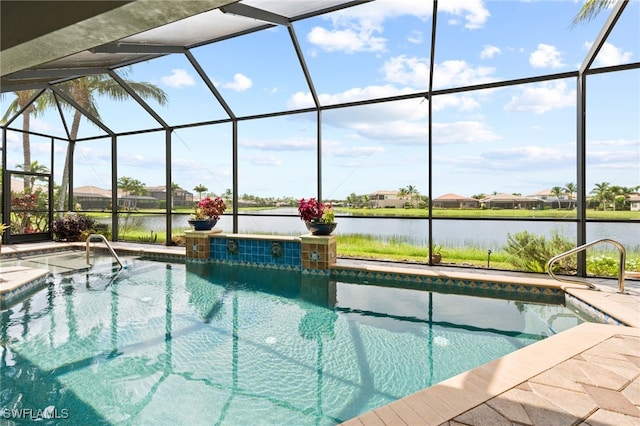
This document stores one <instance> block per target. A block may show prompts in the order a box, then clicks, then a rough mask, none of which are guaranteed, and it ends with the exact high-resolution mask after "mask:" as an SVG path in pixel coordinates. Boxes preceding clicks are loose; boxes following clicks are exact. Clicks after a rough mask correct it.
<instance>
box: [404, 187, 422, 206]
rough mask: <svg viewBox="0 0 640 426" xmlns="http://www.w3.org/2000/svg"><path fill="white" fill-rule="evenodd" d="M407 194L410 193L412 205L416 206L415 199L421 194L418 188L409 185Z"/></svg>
mask: <svg viewBox="0 0 640 426" xmlns="http://www.w3.org/2000/svg"><path fill="white" fill-rule="evenodd" d="M407 194H408V195H409V200H410V201H411V207H415V206H414V205H413V201H414V200H415V199H416V197H418V196H419V195H420V194H419V193H418V189H417V188H416V187H415V186H413V185H407Z"/></svg>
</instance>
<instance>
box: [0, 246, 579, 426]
mask: <svg viewBox="0 0 640 426" xmlns="http://www.w3.org/2000/svg"><path fill="white" fill-rule="evenodd" d="M55 281H56V282H55V284H54V285H52V286H50V287H49V288H47V289H43V290H42V291H39V292H38V293H36V294H34V295H32V296H30V297H28V298H27V299H25V300H23V301H21V302H19V303H17V304H15V305H13V306H11V307H9V308H8V309H6V310H4V311H2V312H1V315H2V323H1V330H0V331H1V333H0V338H1V339H2V357H1V359H0V362H1V365H2V389H3V390H2V393H1V394H0V409H4V416H5V417H7V414H6V413H7V411H6V410H17V411H13V413H14V415H13V417H14V418H15V417H17V415H23V416H26V415H37V414H38V413H40V414H42V413H45V414H46V415H53V416H58V417H59V418H65V424H169V423H172V424H173V423H177V424H229V425H237V424H252V425H253V424H277V425H284V424H295V425H305V424H322V425H331V424H336V423H339V422H341V421H345V420H348V419H349V418H352V417H355V416H357V415H359V414H362V413H365V412H367V411H370V410H372V409H374V408H376V407H379V406H381V405H384V404H386V403H388V402H391V401H394V400H397V399H399V398H401V397H403V396H405V395H408V394H411V393H413V392H416V391H418V390H420V389H423V388H426V387H428V386H430V385H432V384H435V383H437V382H439V381H442V380H444V379H446V378H448V377H451V376H454V375H456V374H458V373H460V372H462V371H466V370H469V369H471V368H473V367H476V366H478V365H480V364H483V363H486V362H488V361H490V360H492V359H495V358H497V357H500V356H503V355H505V354H507V353H509V352H512V351H514V350H517V349H518V348H521V347H523V346H526V345H528V344H531V343H534V342H536V341H538V340H540V339H543V338H544V337H546V336H548V335H550V334H553V333H555V332H559V331H562V330H565V329H567V328H569V327H573V326H575V325H577V324H579V323H581V322H583V321H584V320H585V319H584V318H582V317H581V316H580V315H579V314H578V313H576V312H573V311H572V310H570V309H568V308H565V307H564V306H562V305H554V304H540V303H537V302H536V303H532V302H527V301H513V300H502V299H498V298H486V297H475V296H464V295H456V294H446V293H438V292H434V291H431V292H430V291H425V290H415V289H406V288H396V287H394V286H389V285H385V286H377V285H373V284H374V283H368V284H363V283H347V282H338V281H332V280H330V279H328V278H327V277H316V276H306V275H301V274H300V273H299V272H289V271H280V270H269V269H257V268H238V267H230V266H225V265H211V264H192V263H189V264H179V263H166V262H158V261H152V260H141V259H130V260H128V269H126V270H123V271H121V272H119V273H118V274H117V275H114V274H112V273H111V271H106V272H105V271H103V273H97V272H96V271H93V272H91V273H85V272H80V273H76V274H74V275H66V274H65V275H60V276H58V277H56V280H55ZM25 410H30V411H28V412H27V411H25ZM38 410H40V411H38ZM43 410H44V411H43ZM47 410H48V411H47ZM47 413H48V414H47ZM45 417H46V416H45Z"/></svg>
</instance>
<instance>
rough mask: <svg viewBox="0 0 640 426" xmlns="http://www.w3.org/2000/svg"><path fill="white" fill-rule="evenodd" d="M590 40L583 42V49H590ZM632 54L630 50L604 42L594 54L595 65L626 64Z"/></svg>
mask: <svg viewBox="0 0 640 426" xmlns="http://www.w3.org/2000/svg"><path fill="white" fill-rule="evenodd" d="M592 45H593V43H592V42H588V41H587V42H585V43H584V47H585V50H589V49H591V46H592ZM632 56H633V53H632V52H625V51H623V50H622V49H621V48H619V47H616V46H614V45H613V44H611V43H608V42H605V43H604V44H603V45H602V47H601V48H600V51H599V52H598V55H596V60H595V65H596V66H600V67H608V66H613V65H620V64H626V63H627V62H630V61H631V57H632Z"/></svg>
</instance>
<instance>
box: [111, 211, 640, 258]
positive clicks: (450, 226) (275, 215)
mask: <svg viewBox="0 0 640 426" xmlns="http://www.w3.org/2000/svg"><path fill="white" fill-rule="evenodd" d="M255 214H256V215H264V216H253V215H251V216H250V215H244V214H241V215H240V216H239V219H238V225H239V232H241V233H258V234H282V235H302V234H306V233H307V229H306V228H305V226H304V223H303V222H302V221H301V220H300V219H299V218H298V217H297V210H296V209H295V208H280V209H270V210H259V211H255ZM279 215H294V216H295V217H282V216H279ZM187 219H188V215H174V216H173V218H172V226H173V229H174V232H176V231H178V230H183V229H189V226H188V224H187ZM337 221H338V223H339V224H338V227H337V228H336V230H335V232H334V234H336V235H339V234H343V235H344V234H367V235H373V236H375V237H378V238H380V239H387V238H400V239H402V240H404V241H407V242H409V243H412V244H416V245H420V246H425V245H427V244H428V221H427V219H426V218H419V219H411V218H378V217H369V218H361V217H358V218H355V217H340V218H338V219H337ZM104 222H105V223H107V222H108V220H104ZM135 222H136V225H138V226H140V227H142V228H144V229H148V230H150V231H154V232H162V231H164V227H165V223H166V221H165V218H164V216H161V215H157V216H142V215H141V216H136V219H135ZM216 227H217V228H219V229H222V230H223V231H224V232H232V230H233V219H232V216H230V215H227V216H223V217H222V218H221V219H220V221H219V222H218V224H217V225H216ZM522 231H528V232H531V233H533V234H536V235H544V236H549V235H551V234H552V233H553V232H554V231H557V232H558V233H559V234H560V235H563V236H565V237H566V238H568V239H575V238H576V224H575V223H572V222H569V223H558V222H548V221H493V220H456V219H436V220H434V222H433V239H434V240H435V241H437V242H438V244H440V245H444V246H447V247H477V248H482V249H492V250H495V249H499V248H501V247H502V246H504V245H505V244H506V242H507V237H508V234H514V233H517V232H522ZM587 236H588V237H587V240H588V241H593V240H597V239H600V238H611V239H614V240H617V241H620V242H621V243H622V244H623V245H624V246H625V247H626V248H627V250H629V251H637V250H638V249H639V248H640V243H639V242H640V225H638V224H629V223H610V222H602V223H588V224H587Z"/></svg>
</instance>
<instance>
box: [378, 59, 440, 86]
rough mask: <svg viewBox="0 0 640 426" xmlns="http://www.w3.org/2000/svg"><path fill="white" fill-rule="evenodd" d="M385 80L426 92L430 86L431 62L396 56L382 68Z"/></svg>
mask: <svg viewBox="0 0 640 426" xmlns="http://www.w3.org/2000/svg"><path fill="white" fill-rule="evenodd" d="M382 73H383V75H384V79H385V80H386V81H389V82H391V83H400V84H403V85H405V86H410V87H414V88H419V89H421V90H426V89H427V87H428V84H429V62H428V61H427V59H426V58H416V57H407V56H405V55H400V56H396V57H393V58H390V59H388V60H387V61H385V63H384V65H383V66H382Z"/></svg>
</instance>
